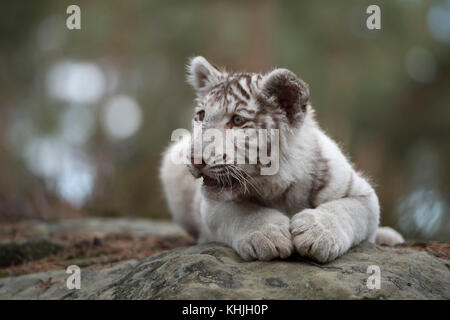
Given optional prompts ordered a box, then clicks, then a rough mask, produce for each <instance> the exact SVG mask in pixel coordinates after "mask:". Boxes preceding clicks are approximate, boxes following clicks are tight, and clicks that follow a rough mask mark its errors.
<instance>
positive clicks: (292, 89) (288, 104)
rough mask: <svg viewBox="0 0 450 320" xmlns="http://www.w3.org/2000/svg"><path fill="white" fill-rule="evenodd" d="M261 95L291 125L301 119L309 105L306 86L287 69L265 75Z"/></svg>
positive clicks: (276, 70) (307, 87)
mask: <svg viewBox="0 0 450 320" xmlns="http://www.w3.org/2000/svg"><path fill="white" fill-rule="evenodd" d="M262 93H263V95H264V96H265V97H266V98H268V99H269V100H270V101H272V102H274V103H275V104H276V105H277V106H278V107H279V108H281V109H282V110H283V111H284V113H285V114H286V117H287V119H288V121H289V122H290V124H291V125H294V124H295V123H298V121H299V119H301V118H302V117H303V114H304V112H305V111H306V106H307V104H308V103H309V86H308V84H307V83H306V82H304V81H303V80H302V79H300V78H299V77H297V76H296V75H295V74H294V73H293V72H292V71H290V70H287V69H275V70H273V71H272V72H269V73H268V74H267V75H265V76H264V78H263V85H262Z"/></svg>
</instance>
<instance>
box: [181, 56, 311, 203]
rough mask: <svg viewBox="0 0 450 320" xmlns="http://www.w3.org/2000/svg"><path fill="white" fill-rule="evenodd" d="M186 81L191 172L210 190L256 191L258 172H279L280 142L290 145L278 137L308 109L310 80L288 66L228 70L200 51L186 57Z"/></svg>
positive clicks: (234, 193)
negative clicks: (191, 101) (191, 97)
mask: <svg viewBox="0 0 450 320" xmlns="http://www.w3.org/2000/svg"><path fill="white" fill-rule="evenodd" d="M188 82H189V83H190V84H191V85H192V86H193V87H194V89H195V91H196V94H197V99H196V107H195V115H194V117H193V119H192V127H193V131H194V134H193V135H192V140H191V154H190V156H189V160H190V162H189V164H188V168H189V170H190V172H191V173H192V174H193V175H194V176H195V177H197V178H199V177H203V191H204V192H206V193H207V194H210V195H212V194H218V193H220V194H221V195H222V198H230V197H231V198H234V197H237V196H239V195H242V194H244V193H246V192H250V193H251V192H253V191H255V190H252V189H254V188H255V183H256V181H257V179H258V177H260V176H261V175H271V174H276V173H277V171H278V167H277V166H278V165H279V163H280V159H279V155H280V152H279V148H283V147H288V146H283V144H282V143H280V140H282V138H283V137H284V136H286V135H288V134H289V133H292V132H293V131H295V129H297V128H299V127H301V125H302V123H303V119H304V118H305V116H306V114H307V113H308V111H309V109H310V108H309V88H308V85H307V84H306V83H305V82H304V81H303V80H301V79H300V78H299V77H297V76H296V75H295V74H294V73H293V72H291V71H289V70H287V69H275V70H273V71H271V72H269V73H267V74H257V73H230V72H226V71H222V70H220V69H219V68H218V67H216V66H214V65H213V64H211V63H209V62H208V61H207V60H206V59H205V58H203V57H195V58H193V59H192V60H191V61H190V63H189V65H188ZM229 142H232V143H231V144H230V143H229ZM219 145H220V146H219ZM199 147H200V148H199ZM243 160H244V161H243Z"/></svg>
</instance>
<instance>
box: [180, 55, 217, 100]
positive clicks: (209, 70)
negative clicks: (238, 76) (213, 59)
mask: <svg viewBox="0 0 450 320" xmlns="http://www.w3.org/2000/svg"><path fill="white" fill-rule="evenodd" d="M221 74H222V73H221V72H220V70H219V69H218V68H217V67H216V66H214V65H213V64H211V63H209V62H208V60H206V59H205V58H203V57H201V56H198V57H195V58H192V59H191V60H190V62H189V64H188V65H187V81H188V82H189V83H190V84H191V85H192V87H194V89H195V90H196V91H197V92H198V93H200V94H203V93H205V92H206V91H208V90H209V89H210V88H212V87H213V86H214V85H215V84H216V83H217V82H218V81H219V79H220V76H221Z"/></svg>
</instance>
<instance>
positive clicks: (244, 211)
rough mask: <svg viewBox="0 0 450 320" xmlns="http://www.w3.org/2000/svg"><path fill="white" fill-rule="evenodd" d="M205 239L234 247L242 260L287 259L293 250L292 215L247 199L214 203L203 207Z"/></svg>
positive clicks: (210, 202) (204, 204) (207, 202)
mask: <svg viewBox="0 0 450 320" xmlns="http://www.w3.org/2000/svg"><path fill="white" fill-rule="evenodd" d="M201 216H202V223H203V227H204V229H205V230H204V231H205V232H206V233H207V235H208V236H207V237H205V240H209V241H217V242H221V243H224V244H227V245H229V246H230V247H232V248H233V249H234V250H235V251H236V252H237V253H238V254H239V255H240V256H241V258H242V259H244V260H246V261H250V260H264V261H268V260H272V259H275V258H287V257H289V256H290V255H291V253H292V251H293V245H292V240H291V233H290V232H289V218H288V217H286V216H285V215H283V214H282V213H281V212H279V211H277V210H274V209H271V208H266V207H262V206H259V205H256V204H252V203H246V202H234V201H227V202H213V201H209V200H205V201H204V202H203V203H202V207H201Z"/></svg>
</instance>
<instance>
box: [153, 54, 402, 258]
mask: <svg viewBox="0 0 450 320" xmlns="http://www.w3.org/2000/svg"><path fill="white" fill-rule="evenodd" d="M188 82H189V83H190V84H191V85H192V86H193V87H194V89H195V90H196V93H197V99H196V101H197V106H196V113H195V116H194V118H193V120H192V125H193V127H194V128H195V127H201V128H202V129H203V130H205V129H211V128H214V129H218V130H220V131H225V130H235V129H237V128H239V129H244V130H245V129H248V128H253V129H261V128H263V129H278V130H279V169H278V172H277V173H276V174H274V175H261V174H260V169H261V166H262V165H261V163H259V162H258V163H257V164H225V165H224V164H218V165H214V163H205V161H202V162H201V163H200V164H195V162H194V161H192V163H189V164H188V165H187V166H186V165H185V164H176V163H174V162H173V159H174V158H173V157H174V156H177V155H179V154H180V153H182V152H187V151H188V150H190V149H191V148H192V145H191V144H193V143H194V142H195V141H193V140H195V138H194V139H192V140H191V139H182V140H181V141H178V142H176V143H173V144H172V145H171V146H170V147H169V148H168V149H167V150H166V151H165V154H164V157H163V162H162V167H161V172H160V175H161V180H162V184H163V187H164V191H165V194H166V198H167V201H168V205H169V208H170V210H171V212H172V215H173V218H174V220H175V221H177V222H178V223H179V224H181V225H182V226H183V227H184V228H185V229H186V230H187V231H188V232H189V233H190V234H191V235H192V236H193V237H194V238H195V239H197V240H198V242H207V241H217V242H221V243H224V244H226V245H228V246H230V247H232V248H233V249H234V250H235V251H236V252H237V253H238V254H239V255H240V256H241V257H242V258H243V259H244V260H247V261H249V260H255V259H257V260H271V259H274V258H287V257H289V256H290V255H291V254H292V253H293V251H294V250H295V251H297V252H298V253H299V254H300V255H301V256H305V257H308V258H311V259H314V260H316V261H319V262H322V263H323V262H328V261H331V260H334V259H336V258H337V257H339V256H341V255H342V254H344V253H345V252H346V251H347V250H348V249H349V248H351V247H352V246H355V245H357V244H358V243H360V242H361V241H363V240H368V241H370V242H375V241H376V242H377V243H384V244H389V245H393V244H396V243H401V242H403V241H404V240H403V238H402V236H401V235H400V234H399V233H397V232H396V231H394V230H393V229H391V228H387V227H385V228H378V224H379V212H380V207H379V204H378V198H377V195H376V194H375V192H374V190H373V188H372V187H371V186H370V184H369V183H368V182H367V181H366V180H365V179H364V178H363V177H362V176H361V175H360V174H359V173H357V172H356V171H355V170H354V169H353V168H352V166H351V164H350V163H349V162H348V160H347V159H346V157H345V156H344V155H343V154H342V152H341V150H340V149H339V147H338V146H337V145H336V143H335V142H333V141H332V140H331V139H330V138H329V137H328V136H327V135H326V134H325V133H324V132H323V131H322V130H321V129H320V128H319V126H318V124H317V123H316V121H315V119H314V110H313V108H312V106H311V104H310V96H309V88H308V85H307V84H306V83H305V82H304V81H303V80H301V79H300V78H298V77H297V76H296V75H295V74H294V73H292V72H291V71H289V70H286V69H275V70H273V71H271V72H269V73H267V74H265V75H262V74H252V73H229V72H225V71H221V70H219V69H218V68H217V67H215V66H214V65H212V64H210V63H209V62H208V61H207V60H206V59H205V58H203V57H196V58H194V59H192V60H191V61H190V64H189V65H188ZM187 154H189V152H188V153H187ZM225 156H226V155H225ZM192 160H193V159H192ZM200 177H201V178H202V179H201V178H200Z"/></svg>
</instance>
